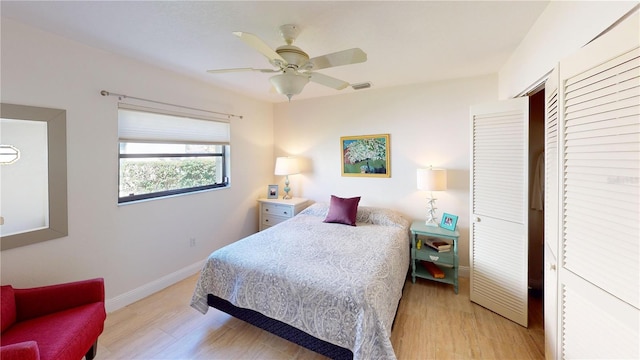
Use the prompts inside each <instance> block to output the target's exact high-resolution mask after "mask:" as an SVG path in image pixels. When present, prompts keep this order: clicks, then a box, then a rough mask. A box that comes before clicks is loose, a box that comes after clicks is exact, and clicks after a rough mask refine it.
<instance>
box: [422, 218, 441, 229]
mask: <svg viewBox="0 0 640 360" xmlns="http://www.w3.org/2000/svg"><path fill="white" fill-rule="evenodd" d="M424 224H425V225H427V226H433V227H438V226H440V224H438V222H437V221H436V219H435V218H434V219H428V220H427V221H425V222H424Z"/></svg>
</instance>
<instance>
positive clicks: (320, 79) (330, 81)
mask: <svg viewBox="0 0 640 360" xmlns="http://www.w3.org/2000/svg"><path fill="white" fill-rule="evenodd" d="M307 74H308V75H309V80H311V81H313V82H315V83H318V84H320V85H324V86H328V87H330V88H334V89H336V90H342V89H344V88H346V87H347V86H349V83H348V82H346V81H342V80H340V79H336V78H333V77H331V76H327V75H323V74H320V73H315V72H312V73H307Z"/></svg>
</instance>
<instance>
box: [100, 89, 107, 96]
mask: <svg viewBox="0 0 640 360" xmlns="http://www.w3.org/2000/svg"><path fill="white" fill-rule="evenodd" d="M100 95H102V96H109V92H108V91H107V90H102V91H100Z"/></svg>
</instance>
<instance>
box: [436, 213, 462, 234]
mask: <svg viewBox="0 0 640 360" xmlns="http://www.w3.org/2000/svg"><path fill="white" fill-rule="evenodd" d="M457 223H458V217H457V216H456V215H451V214H447V213H444V214H442V221H440V227H441V228H443V229H447V230H451V231H454V230H455V229H456V224H457Z"/></svg>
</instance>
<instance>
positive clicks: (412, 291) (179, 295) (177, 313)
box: [96, 275, 544, 360]
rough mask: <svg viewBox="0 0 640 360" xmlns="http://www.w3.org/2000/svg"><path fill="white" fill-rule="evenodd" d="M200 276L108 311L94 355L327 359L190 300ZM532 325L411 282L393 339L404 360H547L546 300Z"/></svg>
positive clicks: (534, 304) (534, 311)
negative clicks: (199, 309) (194, 305)
mask: <svg viewBox="0 0 640 360" xmlns="http://www.w3.org/2000/svg"><path fill="white" fill-rule="evenodd" d="M196 280H197V276H195V275H194V276H192V277H189V278H187V279H185V280H183V281H181V282H179V283H177V284H175V285H173V286H171V287H169V288H167V289H165V290H162V291H160V292H158V293H156V294H154V295H152V296H149V297H148V298H145V299H143V300H140V301H138V302H136V303H134V304H131V305H129V306H127V307H125V308H123V309H120V310H118V311H115V312H113V313H111V314H109V315H108V316H107V320H106V323H105V330H104V332H103V334H102V335H101V336H100V338H99V340H98V354H97V356H96V359H97V360H107V359H127V360H129V359H305V360H306V359H311V360H313V359H326V358H325V357H323V356H321V355H319V354H317V353H315V352H312V351H310V350H306V349H305V348H302V347H300V346H298V345H295V344H293V343H291V342H289V341H286V340H283V339H281V338H279V337H277V336H275V335H272V334H270V333H268V332H266V331H263V330H261V329H258V328H256V327H254V326H252V325H249V324H247V323H245V322H243V321H241V320H238V319H235V318H233V317H231V316H229V315H227V314H225V313H223V312H220V311H218V310H216V309H213V308H212V309H210V310H209V312H208V313H207V314H206V315H202V314H200V313H199V312H197V311H196V310H194V309H193V308H191V307H190V306H189V301H190V299H191V294H192V292H193V289H194V286H195V283H196ZM529 318H530V319H529V328H528V329H527V328H524V327H521V326H520V325H517V324H515V323H513V322H511V321H509V320H506V319H505V318H503V317H501V316H499V315H496V314H494V313H493V312H491V311H489V310H486V309H485V308H483V307H481V306H478V305H476V304H473V303H471V302H470V301H469V280H468V279H465V278H461V279H460V293H459V294H458V295H456V294H455V293H454V291H453V287H452V286H451V285H445V284H439V283H434V282H430V281H426V280H420V279H419V280H418V281H416V283H415V284H412V283H411V281H410V280H408V281H407V283H406V286H405V289H404V294H403V298H402V300H401V302H400V307H399V309H398V314H397V317H396V322H395V325H394V328H393V331H392V335H391V341H392V343H393V348H394V350H395V352H396V356H397V357H398V359H400V360H404V359H544V330H543V324H542V299H540V298H532V299H530V310H529Z"/></svg>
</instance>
